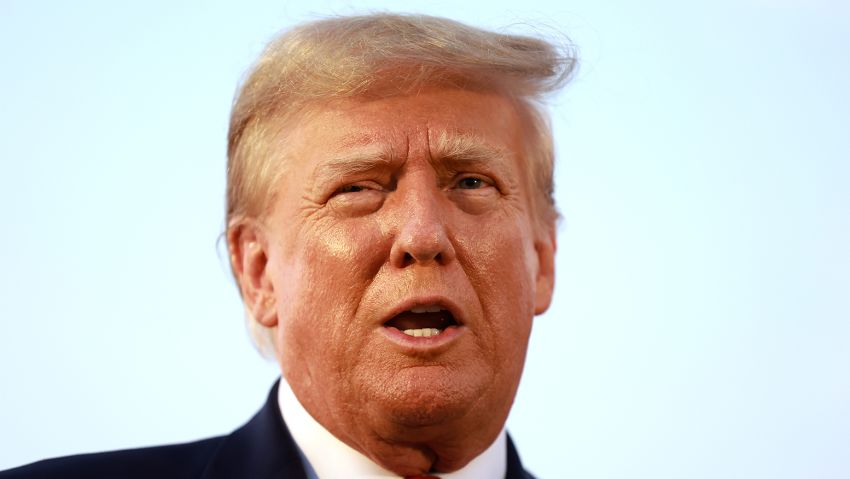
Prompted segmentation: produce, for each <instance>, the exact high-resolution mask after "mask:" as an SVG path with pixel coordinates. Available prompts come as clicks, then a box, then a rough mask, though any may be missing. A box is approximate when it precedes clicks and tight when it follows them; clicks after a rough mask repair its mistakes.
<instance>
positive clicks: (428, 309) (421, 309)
mask: <svg viewBox="0 0 850 479" xmlns="http://www.w3.org/2000/svg"><path fill="white" fill-rule="evenodd" d="M442 310H443V308H441V307H439V306H417V307H415V308H413V309H411V310H410V312H411V313H439V312H440V311H442Z"/></svg>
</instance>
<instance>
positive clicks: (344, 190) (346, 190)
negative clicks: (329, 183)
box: [336, 185, 366, 193]
mask: <svg viewBox="0 0 850 479" xmlns="http://www.w3.org/2000/svg"><path fill="white" fill-rule="evenodd" d="M365 189H366V187H365V186H363V185H345V186H343V187H342V188H340V189H338V190H336V192H337V193H357V192H358V191H363V190H365Z"/></svg>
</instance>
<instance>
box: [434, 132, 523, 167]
mask: <svg viewBox="0 0 850 479" xmlns="http://www.w3.org/2000/svg"><path fill="white" fill-rule="evenodd" d="M510 155H511V152H510V150H509V149H508V148H505V147H502V146H498V145H494V144H492V142H488V141H487V140H485V139H483V138H481V137H479V136H476V135H472V134H468V133H447V132H440V133H439V134H438V135H437V137H436V138H435V139H434V140H433V146H432V148H431V158H433V160H434V161H438V162H440V163H449V164H457V163H461V164H463V163H473V164H479V163H491V162H496V163H501V162H504V161H505V160H506V159H507V158H508V157H510Z"/></svg>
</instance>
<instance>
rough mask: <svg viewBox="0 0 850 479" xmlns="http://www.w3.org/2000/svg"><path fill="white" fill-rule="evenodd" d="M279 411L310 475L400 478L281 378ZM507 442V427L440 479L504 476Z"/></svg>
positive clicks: (374, 478) (366, 478) (500, 477)
mask: <svg viewBox="0 0 850 479" xmlns="http://www.w3.org/2000/svg"><path fill="white" fill-rule="evenodd" d="M277 399H278V404H279V405H280V412H281V414H282V415H283V420H284V422H286V425H287V427H288V428H289V432H290V433H291V434H292V438H293V439H295V444H297V445H298V448H299V449H300V452H301V458H302V460H304V466H305V469H307V475H308V477H311V478H318V479H328V478H337V477H351V478H357V479H361V478H362V479H399V478H400V476H398V475H396V474H395V473H392V472H390V471H387V470H385V469H383V468H382V467H380V466H379V465H377V464H375V463H374V462H372V461H371V460H370V459H369V458H367V457H366V456H364V455H363V454H361V453H359V452H358V451H356V450H355V449H353V448H351V447H350V446H349V445H348V444H345V443H344V442H342V441H340V440H339V439H337V438H336V436H334V435H333V434H331V433H330V432H328V430H327V429H325V428H324V427H323V426H322V425H321V424H319V423H318V422H317V421H316V420H315V419H313V416H311V415H310V413H308V412H307V411H306V410H305V409H304V406H302V405H301V403H300V402H299V401H298V398H296V397H295V394H294V393H293V392H292V389H291V388H290V387H289V384H287V382H286V380H285V379H283V378H281V380H280V387H279V388H278V394H277ZM507 454H508V453H507V442H506V434H505V430H504V428H503V429H502V432H500V433H499V435H498V437H496V440H495V441H493V444H491V445H490V447H488V448H487V449H485V450H484V452H482V453H481V454H480V455H478V457H476V458H475V459H473V460H472V461H470V462H469V464H467V465H466V466H464V467H463V468H462V469H460V470H457V471H455V472H452V473H440V474H438V476H439V477H440V478H441V479H503V478H504V477H505V473H506V470H507Z"/></svg>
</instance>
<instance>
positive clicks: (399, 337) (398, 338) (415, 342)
mask: <svg viewBox="0 0 850 479" xmlns="http://www.w3.org/2000/svg"><path fill="white" fill-rule="evenodd" d="M381 331H383V333H384V336H386V337H387V339H389V340H390V341H392V342H393V343H395V344H397V345H399V346H401V347H402V348H405V349H408V350H410V351H411V352H438V351H439V350H441V349H445V348H447V347H449V346H450V345H451V343H453V342H454V341H455V340H456V339H457V338H459V337H460V336H461V335H463V333H464V331H466V328H464V327H463V326H449V327H448V328H446V329H444V330H442V331H441V332H440V334H438V335H436V336H427V337H426V336H410V335H407V334H404V333H403V332H401V331H400V330H399V329H398V328H394V327H392V326H382V327H381Z"/></svg>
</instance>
